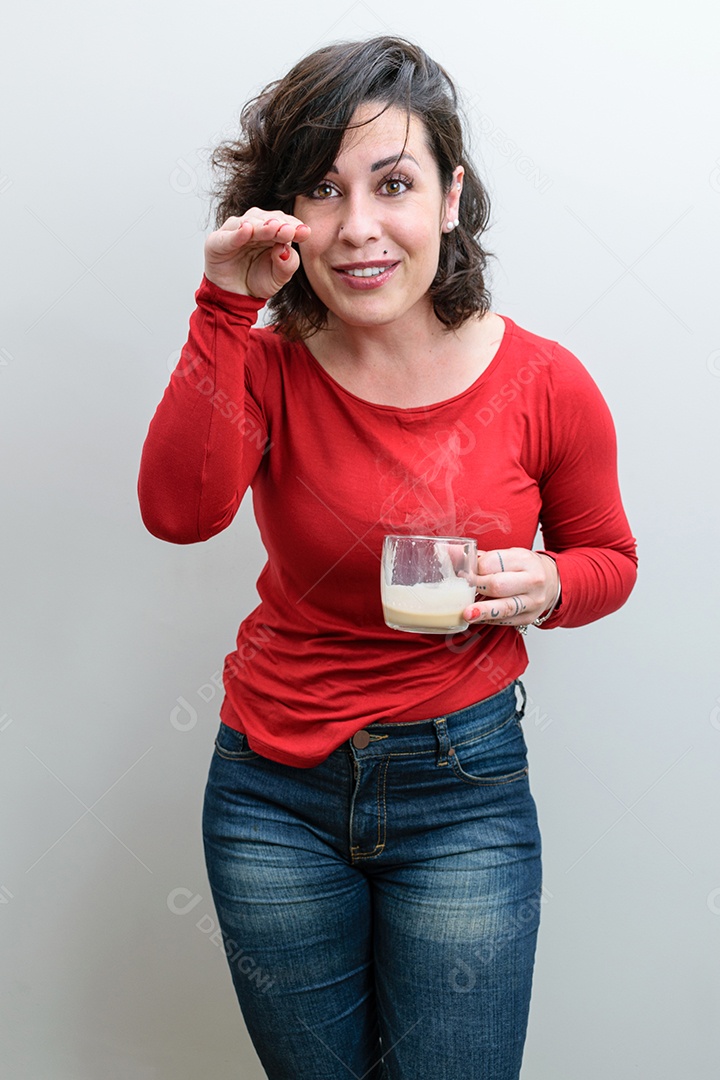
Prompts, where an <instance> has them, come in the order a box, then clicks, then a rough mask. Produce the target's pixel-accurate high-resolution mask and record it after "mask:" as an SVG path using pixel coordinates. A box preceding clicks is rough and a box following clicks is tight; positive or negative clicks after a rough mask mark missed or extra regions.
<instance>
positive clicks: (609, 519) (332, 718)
mask: <svg viewBox="0 0 720 1080" xmlns="http://www.w3.org/2000/svg"><path fill="white" fill-rule="evenodd" d="M196 302H197V308H196V310H195V312H194V313H193V315H192V317H191V320H190V335H189V339H188V342H187V344H186V346H185V348H184V350H183V353H182V355H181V358H180V361H179V363H178V366H177V368H176V369H175V371H174V373H173V375H172V378H171V380H170V384H169V386H168V388H167V390H166V391H165V394H164V396H163V399H162V401H161V402H160V405H159V406H158V408H157V410H156V412H155V416H154V417H153V420H152V422H151V424H150V429H149V432H148V435H147V438H146V441H145V444H144V447H143V453H142V462H141V468H140V479H139V485H138V491H139V498H140V508H141V512H142V517H143V521H144V523H145V525H146V526H147V528H148V529H149V531H150V532H151V533H152V534H153V535H154V536H157V537H160V538H161V539H163V540H167V541H170V542H171V543H176V544H191V543H196V542H197V541H200V540H207V539H209V538H210V537H211V536H214V535H215V534H217V533H219V532H221V531H222V530H223V529H225V528H227V526H228V525H229V524H230V522H231V521H232V519H233V517H234V515H235V513H236V511H237V509H238V506H239V505H240V501H241V499H242V497H243V495H244V493H245V491H246V489H247V488H248V487H251V488H252V493H253V503H254V510H255V516H256V519H257V522H258V526H259V528H260V534H261V537H262V541H263V544H264V545H265V549H266V551H267V554H268V560H267V563H266V565H265V567H264V569H263V570H262V573H261V574H260V578H259V580H258V584H257V588H258V593H259V595H260V598H261V601H260V604H259V605H258V607H256V608H255V610H254V611H252V612H251V613H250V614H249V615H248V616H247V617H246V618H245V619H244V620H243V622H242V623H241V625H240V629H239V632H238V637H237V642H236V648H235V650H234V651H233V652H231V653H230V654H229V655H228V657H227V658H226V660H225V666H224V671H223V680H224V687H225V698H224V701H223V704H222V707H221V710H220V716H221V719H222V720H223V721H224V722H225V723H226V724H229V725H230V726H231V727H234V728H237V729H239V730H241V731H244V732H245V733H246V735H247V738H248V742H249V744H250V746H251V747H252V748H253V749H255V750H257V751H258V752H259V753H260V754H263V755H264V756H265V757H268V758H271V759H273V760H275V761H278V762H282V763H285V764H289V765H296V766H300V767H311V766H313V765H317V764H319V763H320V762H321V761H322V760H324V758H325V757H327V756H328V754H330V753H331V752H332V751H333V750H334V749H335V748H336V747H338V746H339V745H340V744H341V743H342V742H344V741H345V740H346V739H348V738H349V737H350V736H351V735H353V734H354V732H355V731H357V730H358V729H360V728H362V727H366V726H367V725H368V724H370V723H372V722H373V721H378V720H382V721H383V722H389V721H398V722H402V721H411V720H421V719H425V718H428V717H432V716H438V715H442V714H444V713H447V712H452V711H455V710H457V709H462V708H464V707H465V706H467V705H470V704H472V703H473V702H475V701H479V700H482V699H483V698H486V697H489V696H491V695H492V694H495V693H497V692H498V691H499V690H501V689H502V688H503V687H505V686H507V685H508V684H509V683H510V682H512V681H513V680H514V679H516V678H517V677H518V676H519V675H520V674H521V673H522V672H523V671H524V670H525V667H526V665H527V654H526V651H525V645H524V641H523V638H522V636H521V635H520V634H518V633H517V631H516V630H515V629H514V628H513V627H499V626H482V627H480V626H478V627H473V628H471V631H468V632H467V633H465V634H459V635H453V636H449V637H448V638H447V640H446V638H445V637H443V636H442V635H423V634H407V633H402V632H401V631H396V630H391V629H390V628H389V627H387V626H386V625H385V623H384V621H383V613H382V605H381V602H380V553H381V549H382V541H383V537H384V536H385V534H386V533H431V534H435V535H456V536H468V537H474V538H475V539H476V540H477V544H478V548H479V549H480V550H492V549H495V548H508V547H523V548H531V547H532V545H533V541H534V538H535V536H536V532H537V528H538V524H540V526H541V528H542V535H543V542H544V547H543V550H545V551H546V552H547V553H548V554H551V555H552V556H553V557H554V558H555V560H556V562H557V565H558V568H559V572H560V579H561V581H562V602H561V605H560V607H559V609H558V610H557V611H556V612H555V613H554V614H553V616H552V617H551V618H550V619H549V620H548V621H547V623H545V624H544V625H545V627H547V628H551V627H554V626H581V625H583V624H584V623H589V622H592V621H593V620H595V619H599V618H601V617H602V616H603V615H607V614H609V613H610V612H612V611H614V610H616V609H617V608H618V607H620V606H621V605H622V604H623V603H624V602H625V600H626V599H627V597H628V595H629V593H630V591H631V589H632V587H633V584H634V582H635V576H636V566H637V558H636V554H635V542H634V540H633V537H632V535H631V533H630V529H629V526H628V522H627V519H626V517H625V513H624V510H623V507H622V503H621V500H620V493H619V490H618V481H617V468H616V449H615V432H614V427H613V423H612V419H611V417H610V413H609V411H608V408H607V406H606V404H605V402H604V400H603V398H602V396H601V394H600V392H599V390H598V388H597V387H596V385H595V383H594V382H593V381H592V379H591V377H590V375H589V374H588V373H587V371H586V370H585V369H584V367H583V366H582V364H581V363H580V362H579V360H577V359H576V357H574V356H573V355H572V353H570V352H568V351H567V349H564V348H562V347H561V346H560V345H558V344H557V343H555V342H552V341H549V340H547V339H544V338H541V337H537V336H536V335H534V334H531V333H529V332H528V331H526V330H523V329H521V328H520V327H519V326H517V325H516V324H515V323H514V322H513V321H512V320H511V319H508V318H506V317H504V322H505V332H504V335H503V338H502V341H501V343H500V347H499V349H498V351H497V353H496V355H495V357H494V358H493V360H492V362H491V363H490V365H489V366H488V367H487V368H486V370H485V371H484V372H483V373H482V375H481V376H480V377H479V378H478V379H477V380H476V381H475V382H474V383H473V384H472V385H471V386H470V387H468V389H467V390H465V391H463V392H462V393H461V394H457V395H456V396H454V397H452V398H449V399H448V400H446V401H441V402H437V403H435V404H432V405H427V406H422V407H417V408H410V409H399V408H395V407H394V406H388V405H377V404H373V403H371V402H367V401H364V400H363V399H361V398H359V397H357V396H356V395H354V394H352V393H350V392H349V391H348V390H345V389H344V388H343V387H342V386H340V385H339V384H338V383H337V382H336V381H335V380H334V379H333V378H332V377H331V376H330V375H328V374H327V372H326V371H325V370H324V369H323V368H322V366H321V365H320V364H319V363H318V362H317V360H316V359H315V358H314V357H313V356H312V354H311V353H310V352H309V351H308V349H307V348H306V347H305V346H304V345H303V344H302V343H289V342H287V341H286V340H285V339H284V338H283V337H282V336H281V335H280V334H278V333H276V332H274V331H273V330H271V329H252V326H253V323H254V322H255V319H256V318H257V313H258V311H259V310H260V308H261V307H262V303H261V302H260V301H256V300H253V299H251V298H249V297H244V296H238V295H235V294H233V293H229V292H226V291H225V290H223V289H220V288H218V287H217V286H216V285H214V284H212V283H211V282H209V281H207V279H203V283H202V285H201V287H200V289H199V290H198V292H197V294H196Z"/></svg>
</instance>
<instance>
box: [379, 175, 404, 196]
mask: <svg viewBox="0 0 720 1080" xmlns="http://www.w3.org/2000/svg"><path fill="white" fill-rule="evenodd" d="M411 187H412V180H411V179H410V178H409V177H408V176H388V177H386V178H385V179H384V180H383V182H382V184H381V185H380V188H381V189H384V191H385V194H386V195H403V194H404V193H405V192H406V191H409V190H410V188H411Z"/></svg>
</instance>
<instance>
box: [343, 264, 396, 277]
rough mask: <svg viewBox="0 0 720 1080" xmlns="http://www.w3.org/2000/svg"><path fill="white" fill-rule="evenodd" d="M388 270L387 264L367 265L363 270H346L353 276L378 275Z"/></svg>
mask: <svg viewBox="0 0 720 1080" xmlns="http://www.w3.org/2000/svg"><path fill="white" fill-rule="evenodd" d="M385 270H387V266H366V267H364V268H363V269H362V270H346V271H345V273H346V274H350V276H351V277H377V276H378V274H382V273H384V272H385Z"/></svg>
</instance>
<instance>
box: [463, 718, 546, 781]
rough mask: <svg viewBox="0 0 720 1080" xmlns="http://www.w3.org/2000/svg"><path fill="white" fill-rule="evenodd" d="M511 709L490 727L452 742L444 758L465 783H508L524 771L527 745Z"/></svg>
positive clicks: (520, 777)
mask: <svg viewBox="0 0 720 1080" xmlns="http://www.w3.org/2000/svg"><path fill="white" fill-rule="evenodd" d="M521 717H522V711H519V712H518V711H516V712H513V713H511V715H510V716H509V717H508V718H507V720H505V721H503V722H502V723H500V724H499V725H498V726H497V727H495V728H494V729H493V730H492V731H489V732H486V733H484V734H480V735H477V736H475V737H472V738H469V739H464V740H462V741H460V742H458V743H452V745H451V747H450V750H449V751H448V761H449V762H450V765H451V766H452V770H453V772H454V774H455V776H457V778H458V779H459V780H462V781H464V782H465V783H466V784H511V783H513V782H514V781H516V780H522V779H523V778H524V777H526V776H527V774H528V765H527V746H526V744H525V736H524V734H523V730H522V726H521V724H520V720H521Z"/></svg>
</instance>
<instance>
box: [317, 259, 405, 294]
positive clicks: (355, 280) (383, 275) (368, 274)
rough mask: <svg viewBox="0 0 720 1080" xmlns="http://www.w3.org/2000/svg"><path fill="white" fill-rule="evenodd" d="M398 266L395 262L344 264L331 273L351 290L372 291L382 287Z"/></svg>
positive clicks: (334, 268)
mask: <svg viewBox="0 0 720 1080" xmlns="http://www.w3.org/2000/svg"><path fill="white" fill-rule="evenodd" d="M399 265H400V264H399V263H397V262H389V263H388V262H363V263H345V264H344V265H342V266H334V267H333V271H334V272H335V273H336V274H337V275H338V277H339V278H341V279H342V281H344V282H345V283H346V284H347V285H348V286H349V287H350V288H352V289H373V288H378V287H379V286H380V285H384V284H385V282H386V281H389V279H390V278H391V277H392V275H393V273H394V271H395V270H396V269H397V267H398V266H399Z"/></svg>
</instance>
